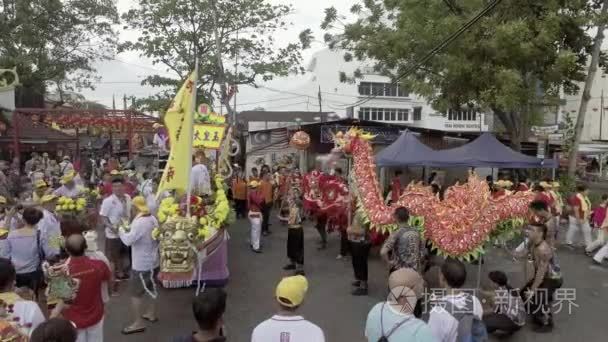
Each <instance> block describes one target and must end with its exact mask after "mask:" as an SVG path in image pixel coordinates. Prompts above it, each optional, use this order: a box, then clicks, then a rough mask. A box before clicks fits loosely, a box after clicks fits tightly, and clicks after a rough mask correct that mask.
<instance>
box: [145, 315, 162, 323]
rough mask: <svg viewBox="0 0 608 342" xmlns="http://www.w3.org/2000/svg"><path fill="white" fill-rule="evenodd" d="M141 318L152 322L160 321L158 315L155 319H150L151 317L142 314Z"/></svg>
mask: <svg viewBox="0 0 608 342" xmlns="http://www.w3.org/2000/svg"><path fill="white" fill-rule="evenodd" d="M141 318H143V319H145V320H146V321H148V322H150V323H156V322H158V317H156V318H154V319H150V317H148V316H143V315H142V316H141Z"/></svg>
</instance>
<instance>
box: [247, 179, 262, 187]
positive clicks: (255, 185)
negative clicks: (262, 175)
mask: <svg viewBox="0 0 608 342" xmlns="http://www.w3.org/2000/svg"><path fill="white" fill-rule="evenodd" d="M258 186H260V182H258V181H255V180H252V181H251V182H249V187H250V188H257V187H258Z"/></svg>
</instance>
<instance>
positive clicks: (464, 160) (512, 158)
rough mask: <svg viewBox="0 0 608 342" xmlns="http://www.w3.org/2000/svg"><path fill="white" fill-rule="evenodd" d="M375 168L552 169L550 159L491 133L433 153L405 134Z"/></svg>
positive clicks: (409, 133)
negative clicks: (527, 152)
mask: <svg viewBox="0 0 608 342" xmlns="http://www.w3.org/2000/svg"><path fill="white" fill-rule="evenodd" d="M376 164H378V166H389V167H391V166H392V167H399V166H430V167H494V168H506V169H534V168H555V167H556V162H555V160H553V159H539V158H536V157H533V156H528V155H525V154H523V153H519V152H517V151H515V150H513V149H511V148H510V147H508V146H506V145H504V144H503V143H501V142H500V141H498V139H496V137H494V135H492V134H491V133H484V134H482V135H480V136H479V137H478V138H477V139H475V140H473V141H471V142H469V143H468V144H466V145H463V146H460V147H456V148H452V149H448V150H439V151H436V150H433V149H432V148H430V147H428V146H426V145H425V144H424V143H422V142H420V140H418V138H417V137H416V136H415V135H414V134H413V133H412V132H410V131H405V132H403V133H402V134H401V136H400V137H399V138H398V139H397V140H396V141H395V142H394V143H392V144H391V145H389V146H388V147H386V148H385V149H384V150H382V151H380V153H378V154H377V155H376Z"/></svg>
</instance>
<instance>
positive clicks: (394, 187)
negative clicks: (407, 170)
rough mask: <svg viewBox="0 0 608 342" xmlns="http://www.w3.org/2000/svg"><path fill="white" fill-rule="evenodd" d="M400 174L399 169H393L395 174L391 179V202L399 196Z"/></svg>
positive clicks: (395, 200)
mask: <svg viewBox="0 0 608 342" xmlns="http://www.w3.org/2000/svg"><path fill="white" fill-rule="evenodd" d="M401 174H402V172H401V170H397V171H395V176H394V177H393V180H392V181H391V201H392V202H393V203H395V202H397V201H398V200H399V197H401V190H402V188H401Z"/></svg>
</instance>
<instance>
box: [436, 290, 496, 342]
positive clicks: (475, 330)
mask: <svg viewBox="0 0 608 342" xmlns="http://www.w3.org/2000/svg"><path fill="white" fill-rule="evenodd" d="M465 298H466V306H465V307H464V308H458V307H456V306H455V305H454V304H453V303H452V302H450V301H445V310H446V311H447V312H448V313H449V314H450V315H452V317H454V318H455V319H456V320H457V321H458V336H457V337H456V342H488V331H487V330H486V325H485V324H484V323H483V321H482V320H480V319H479V318H477V316H475V315H474V314H473V306H474V301H473V298H471V296H470V295H466V296H465Z"/></svg>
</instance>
